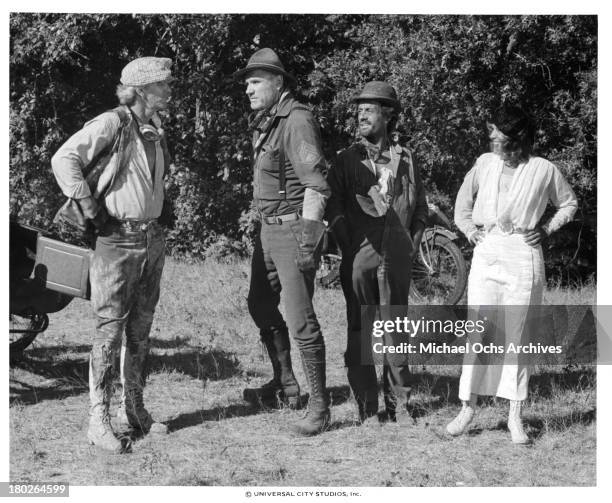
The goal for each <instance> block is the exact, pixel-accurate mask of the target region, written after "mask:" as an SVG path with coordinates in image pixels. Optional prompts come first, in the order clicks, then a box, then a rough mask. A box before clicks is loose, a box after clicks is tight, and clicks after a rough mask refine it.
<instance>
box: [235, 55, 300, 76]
mask: <svg viewBox="0 0 612 503" xmlns="http://www.w3.org/2000/svg"><path fill="white" fill-rule="evenodd" d="M254 70H265V71H267V72H271V73H277V74H279V75H282V76H283V77H285V78H287V79H289V80H290V81H291V82H295V77H294V76H293V75H291V74H290V73H288V72H287V71H286V70H285V67H284V66H283V63H282V62H281V60H280V58H279V57H278V54H276V53H275V52H274V51H273V50H272V49H269V48H268V47H264V48H263V49H259V50H258V51H257V52H256V53H255V54H253V55H252V56H251V57H250V59H249V62H248V63H247V65H246V66H245V67H244V68H243V69H242V70H238V71H237V72H235V73H234V78H240V77H243V76H245V75H247V74H248V73H249V72H252V71H254Z"/></svg>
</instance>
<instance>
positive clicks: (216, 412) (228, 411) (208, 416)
mask: <svg viewBox="0 0 612 503" xmlns="http://www.w3.org/2000/svg"><path fill="white" fill-rule="evenodd" d="M261 411H262V409H261V407H260V406H259V405H256V404H234V405H228V406H227V407H215V408H213V409H199V410H195V411H193V412H186V413H184V414H180V415H179V416H177V417H175V418H174V419H171V420H170V421H168V422H166V426H167V427H168V432H169V433H172V432H173V431H177V430H182V429H183V428H189V427H191V426H197V425H199V424H202V423H205V422H207V421H220V420H222V419H230V418H233V417H245V416H252V415H255V414H259V413H260V412H261Z"/></svg>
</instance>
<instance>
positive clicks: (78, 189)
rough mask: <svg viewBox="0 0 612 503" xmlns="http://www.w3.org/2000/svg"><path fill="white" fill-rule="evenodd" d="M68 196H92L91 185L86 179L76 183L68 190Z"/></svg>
mask: <svg viewBox="0 0 612 503" xmlns="http://www.w3.org/2000/svg"><path fill="white" fill-rule="evenodd" d="M65 194H66V197H70V198H72V199H83V198H84V197H89V196H91V190H90V189H89V185H87V182H86V181H85V180H83V181H81V182H78V183H75V184H74V185H73V186H72V187H71V188H70V191H69V192H66V193H65Z"/></svg>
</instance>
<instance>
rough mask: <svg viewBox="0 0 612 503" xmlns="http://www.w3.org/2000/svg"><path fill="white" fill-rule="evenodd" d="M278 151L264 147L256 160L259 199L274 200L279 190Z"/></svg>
mask: <svg viewBox="0 0 612 503" xmlns="http://www.w3.org/2000/svg"><path fill="white" fill-rule="evenodd" d="M279 159H280V151H279V149H277V148H272V147H271V146H270V145H264V146H263V147H262V148H261V152H260V154H259V157H258V159H257V169H259V170H260V173H259V175H260V176H259V187H260V197H262V198H263V199H275V198H276V196H277V195H278V190H279V181H278V178H279V165H280V163H279Z"/></svg>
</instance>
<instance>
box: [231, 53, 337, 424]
mask: <svg viewBox="0 0 612 503" xmlns="http://www.w3.org/2000/svg"><path fill="white" fill-rule="evenodd" d="M235 75H236V76H237V77H242V78H244V79H245V83H246V86H247V87H246V94H247V96H248V97H249V100H250V104H251V109H252V110H254V112H255V113H254V116H253V117H252V120H251V125H252V127H253V159H254V160H253V197H254V204H255V207H256V209H257V212H258V213H259V216H260V218H261V231H260V233H259V235H258V236H257V240H256V243H255V251H254V254H253V261H252V266H251V286H250V290H249V298H248V305H249V312H250V313H251V316H252V317H253V320H254V321H255V324H256V325H257V327H258V328H259V330H260V334H261V340H262V342H263V344H264V345H265V346H266V348H267V351H268V354H269V356H270V360H271V362H272V368H273V371H274V378H273V379H272V381H270V382H269V383H267V384H265V385H264V386H262V387H261V388H256V389H247V390H245V398H246V399H248V400H252V399H256V398H257V399H267V398H270V397H271V396H274V395H280V396H281V397H282V398H283V399H285V400H287V401H288V402H289V403H290V404H296V403H297V402H298V401H299V395H300V390H299V386H298V383H297V381H296V379H295V376H294V374H293V370H292V367H291V356H290V343H289V336H288V331H291V334H292V336H293V337H294V338H295V340H296V341H297V343H298V347H299V349H300V353H301V356H302V361H303V364H304V369H305V372H306V378H307V379H308V384H309V386H310V403H309V411H308V414H307V415H306V417H305V418H304V419H303V420H302V421H300V422H299V423H297V424H296V425H295V427H294V430H295V431H296V432H297V433H299V434H304V435H310V434H316V433H319V432H321V431H322V430H323V429H324V428H325V427H326V426H327V424H328V423H329V417H330V415H329V398H328V396H327V393H326V391H325V345H324V341H323V336H322V334H321V329H320V327H319V323H318V321H317V317H316V315H315V312H314V308H313V305H312V296H313V292H314V278H315V270H316V265H317V259H318V254H319V249H318V248H319V243H320V241H321V238H322V236H323V232H324V229H325V228H324V225H323V222H322V220H323V213H324V211H325V205H326V201H327V198H328V197H329V194H330V191H329V186H328V185H327V182H326V181H325V173H324V172H325V166H326V163H325V159H324V157H323V154H322V150H321V140H320V134H319V127H318V124H317V122H316V120H315V119H314V117H313V115H312V113H311V112H310V110H309V109H308V108H307V107H305V106H304V105H301V104H300V103H298V102H297V101H296V100H295V99H294V98H293V96H292V94H291V91H290V90H289V85H288V84H289V83H290V82H291V81H293V77H292V76H291V75H290V74H289V73H287V72H286V71H285V69H284V67H283V65H282V63H281V61H280V59H279V58H278V56H277V55H276V53H275V52H274V51H273V50H272V49H267V48H266V49H261V50H259V51H257V52H256V53H255V54H253V56H252V57H251V58H250V59H249V62H248V64H247V66H246V68H244V69H242V70H240V71H239V72H236V74H235ZM281 288H282V290H283V296H284V305H285V309H286V315H287V322H288V325H289V329H288V328H287V324H285V320H284V319H283V317H282V316H281V314H280V311H279V309H278V306H279V302H280V292H281Z"/></svg>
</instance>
